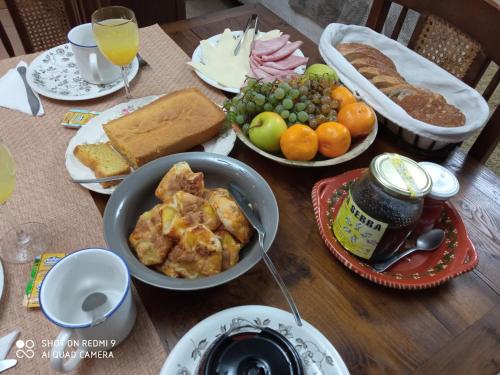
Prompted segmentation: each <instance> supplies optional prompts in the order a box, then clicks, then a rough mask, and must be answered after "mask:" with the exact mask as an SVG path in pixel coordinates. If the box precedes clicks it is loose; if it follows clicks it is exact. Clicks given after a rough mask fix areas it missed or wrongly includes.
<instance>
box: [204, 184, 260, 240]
mask: <svg viewBox="0 0 500 375" xmlns="http://www.w3.org/2000/svg"><path fill="white" fill-rule="evenodd" d="M205 194H206V197H207V199H208V202H209V203H210V205H211V206H212V207H213V209H214V210H215V213H216V214H217V216H218V217H219V219H220V221H221V223H222V225H223V226H224V228H225V229H226V230H227V231H228V232H229V233H231V234H232V235H233V236H234V237H236V239H237V240H238V241H239V242H241V243H242V244H243V245H244V244H246V243H247V242H248V240H249V239H250V236H251V234H252V230H251V229H250V223H249V222H248V220H247V218H246V217H245V215H244V214H243V212H241V210H240V208H239V207H238V204H237V203H236V201H235V200H234V198H233V197H232V196H231V194H230V193H229V191H228V190H227V189H223V188H217V189H211V190H207V191H206V193H205Z"/></svg>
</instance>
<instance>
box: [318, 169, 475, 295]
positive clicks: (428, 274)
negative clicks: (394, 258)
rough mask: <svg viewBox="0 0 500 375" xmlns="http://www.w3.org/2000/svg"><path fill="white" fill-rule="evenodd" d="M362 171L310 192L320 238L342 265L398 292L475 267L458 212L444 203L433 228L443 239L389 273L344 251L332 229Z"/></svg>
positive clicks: (330, 180) (326, 182)
mask: <svg viewBox="0 0 500 375" xmlns="http://www.w3.org/2000/svg"><path fill="white" fill-rule="evenodd" d="M363 171H364V169H355V170H352V171H349V172H346V173H343V174H341V175H338V176H335V177H331V178H327V179H324V180H321V181H318V182H317V183H316V184H315V185H314V187H313V190H312V200H313V206H314V214H315V216H316V222H317V224H318V227H319V231H320V234H321V237H322V238H323V241H325V244H326V246H327V247H328V249H329V250H330V251H331V253H332V254H333V255H335V257H336V258H337V259H338V260H340V261H341V262H342V264H344V265H345V266H346V267H347V268H349V269H350V270H351V271H353V272H355V273H357V274H358V275H360V276H361V277H364V278H365V279H368V280H370V281H372V282H374V283H377V284H381V285H384V286H388V287H391V288H397V289H426V288H432V287H435V286H437V285H439V284H442V283H444V282H446V281H448V280H449V279H451V278H453V277H456V276H459V275H461V274H462V273H464V272H468V271H471V270H472V269H473V268H474V267H476V266H477V263H478V256H477V252H476V249H475V248H474V245H473V244H472V242H471V241H470V239H469V237H468V236H467V232H466V231H465V227H464V223H463V222H462V219H461V218H460V215H459V213H458V212H457V210H456V209H455V208H454V207H453V205H452V204H451V203H450V202H447V203H446V204H445V207H444V210H443V213H442V214H441V217H440V219H439V220H438V222H437V224H436V227H438V228H441V229H443V230H444V232H445V236H446V237H445V240H444V242H443V244H442V245H441V246H440V247H439V248H437V249H436V250H434V251H430V252H425V251H417V252H415V253H413V254H411V255H408V256H407V257H406V258H405V259H402V260H401V261H400V262H398V263H396V264H395V265H394V266H392V267H391V268H389V269H388V270H386V271H384V272H377V271H375V270H374V269H373V268H372V267H371V266H370V265H369V264H368V263H366V262H364V261H362V260H361V259H360V258H358V257H356V256H354V255H352V254H351V253H350V252H348V251H347V250H346V249H344V248H343V247H342V245H340V243H339V242H338V241H337V239H336V238H335V235H334V234H333V231H332V229H331V228H332V224H333V220H334V218H335V216H336V215H337V212H338V210H339V208H340V205H341V204H342V202H343V200H344V198H345V196H346V195H347V192H348V191H349V187H350V186H351V184H352V183H353V182H354V181H355V180H356V179H357V178H358V177H359V176H360V175H361V173H363Z"/></svg>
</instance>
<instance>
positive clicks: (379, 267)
mask: <svg viewBox="0 0 500 375" xmlns="http://www.w3.org/2000/svg"><path fill="white" fill-rule="evenodd" d="M444 237H445V236H444V231H443V230H442V229H432V230H430V231H428V232H425V233H424V234H421V235H420V236H419V237H418V238H417V246H416V247H414V248H412V249H409V250H406V251H403V252H402V253H398V254H396V255H394V256H392V257H390V258H389V259H387V260H384V261H383V262H379V263H374V264H372V265H371V266H372V267H373V269H374V270H375V271H377V272H384V271H385V270H386V269H388V268H389V267H390V266H392V265H393V264H394V263H397V262H398V261H399V260H400V259H402V258H404V257H405V256H407V255H409V254H411V253H414V252H415V251H433V250H436V249H437V248H438V247H439V246H441V244H442V243H443V241H444Z"/></svg>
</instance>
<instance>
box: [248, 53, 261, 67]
mask: <svg viewBox="0 0 500 375" xmlns="http://www.w3.org/2000/svg"><path fill="white" fill-rule="evenodd" d="M252 64H253V65H255V66H260V65H262V61H260V60H259V59H258V58H257V57H256V56H254V55H250V65H252Z"/></svg>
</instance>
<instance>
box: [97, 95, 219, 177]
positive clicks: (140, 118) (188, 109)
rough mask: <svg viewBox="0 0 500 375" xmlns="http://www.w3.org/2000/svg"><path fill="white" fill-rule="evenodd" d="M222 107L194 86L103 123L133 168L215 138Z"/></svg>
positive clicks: (105, 129)
mask: <svg viewBox="0 0 500 375" xmlns="http://www.w3.org/2000/svg"><path fill="white" fill-rule="evenodd" d="M224 119H225V114H224V112H223V111H222V109H221V108H220V107H219V106H217V105H216V104H214V103H213V102H212V101H211V100H210V99H209V98H207V97H206V96H205V95H203V94H202V93H201V92H200V91H198V90H197V89H195V88H191V89H184V90H180V91H175V92H172V93H170V94H168V95H165V96H162V97H161V98H159V99H157V100H155V101H154V102H152V103H150V104H148V105H146V106H144V107H142V108H140V109H138V110H137V111H134V112H132V113H130V114H128V115H126V116H123V117H120V118H118V119H116V120H113V121H110V122H109V123H107V124H105V125H104V131H105V132H106V134H107V136H108V138H109V140H110V142H111V144H112V145H113V147H114V148H115V149H116V150H117V151H118V152H119V153H120V154H122V155H123V157H125V159H127V161H128V162H129V164H130V165H131V166H133V167H134V168H137V167H140V166H141V165H143V164H145V163H147V162H149V161H151V160H154V159H156V158H159V157H161V156H165V155H169V154H173V153H176V152H182V151H186V150H189V149H191V148H192V147H194V146H196V145H199V144H201V143H204V142H206V141H208V140H210V139H212V138H213V137H215V136H216V135H217V134H218V133H219V131H220V129H221V127H222V124H223V122H224Z"/></svg>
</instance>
